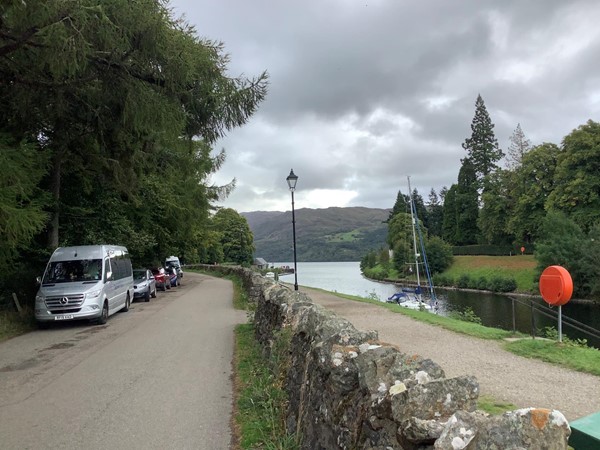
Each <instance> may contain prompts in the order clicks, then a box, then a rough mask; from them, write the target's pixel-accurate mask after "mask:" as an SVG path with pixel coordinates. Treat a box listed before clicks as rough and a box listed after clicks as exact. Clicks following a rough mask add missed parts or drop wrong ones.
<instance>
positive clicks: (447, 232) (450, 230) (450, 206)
mask: <svg viewBox="0 0 600 450" xmlns="http://www.w3.org/2000/svg"><path fill="white" fill-rule="evenodd" d="M457 189H458V186H457V185H456V184H453V185H452V186H450V189H448V192H446V196H445V197H444V217H443V219H442V237H443V238H444V240H445V241H446V242H448V243H450V244H454V245H456V244H457V243H458V209H457V208H458V205H457V203H456V191H457Z"/></svg>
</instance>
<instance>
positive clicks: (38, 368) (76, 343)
mask: <svg viewBox="0 0 600 450" xmlns="http://www.w3.org/2000/svg"><path fill="white" fill-rule="evenodd" d="M232 292H233V291H232V286H231V283H230V282H229V281H226V280H221V279H217V278H211V277H207V276H203V275H198V274H192V273H189V272H188V273H186V274H185V276H184V278H183V284H182V286H181V287H178V288H172V289H171V290H169V291H167V292H164V293H163V292H160V291H159V292H158V295H157V298H156V299H151V300H150V302H149V303H144V302H139V301H137V302H136V303H134V304H133V305H132V308H131V309H130V311H129V312H126V313H117V314H115V315H113V316H111V317H110V318H109V320H108V323H107V324H106V325H103V326H98V325H89V324H87V323H60V324H57V326H55V327H52V328H51V329H49V330H40V331H35V332H32V333H29V334H27V335H23V336H19V337H16V338H14V339H10V340H8V341H6V342H2V343H0V448H2V449H3V450H4V449H42V448H52V449H56V448H60V449H82V448H86V449H211V450H212V449H228V448H230V443H231V429H230V419H231V413H232V394H233V392H232V382H231V374H232V365H231V362H232V356H233V339H234V334H233V329H234V326H235V325H236V324H238V323H243V322H245V321H246V316H245V313H244V312H240V311H235V310H234V309H233V307H232Z"/></svg>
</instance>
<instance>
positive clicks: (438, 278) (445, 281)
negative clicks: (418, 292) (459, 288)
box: [433, 273, 454, 286]
mask: <svg viewBox="0 0 600 450" xmlns="http://www.w3.org/2000/svg"><path fill="white" fill-rule="evenodd" d="M433 284H434V285H436V286H453V285H454V278H452V277H451V276H448V275H442V274H441V273H436V274H435V275H434V276H433Z"/></svg>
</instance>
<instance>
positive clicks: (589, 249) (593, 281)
mask: <svg viewBox="0 0 600 450" xmlns="http://www.w3.org/2000/svg"><path fill="white" fill-rule="evenodd" d="M599 257H600V227H598V226H594V227H592V229H591V230H590V232H589V233H587V234H586V233H584V232H583V230H582V229H581V228H580V227H579V226H578V225H577V224H576V223H575V222H574V221H573V220H572V219H570V218H568V217H567V216H566V215H565V214H564V213H561V212H553V211H551V212H549V213H548V215H547V216H546V218H545V219H544V222H543V223H542V228H541V237H540V239H538V241H537V245H536V253H535V258H536V260H537V263H538V264H537V277H538V278H539V275H540V274H541V273H542V271H543V270H544V269H545V268H546V267H548V266H551V265H559V266H563V267H564V268H565V269H567V270H568V271H569V273H570V274H571V277H572V278H573V288H574V291H573V295H574V296H575V297H578V298H600V286H599V284H598V279H599V278H600V266H599V265H598V258H599Z"/></svg>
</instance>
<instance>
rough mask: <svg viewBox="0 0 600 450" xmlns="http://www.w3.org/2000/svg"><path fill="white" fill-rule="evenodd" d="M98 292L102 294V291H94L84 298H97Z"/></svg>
mask: <svg viewBox="0 0 600 450" xmlns="http://www.w3.org/2000/svg"><path fill="white" fill-rule="evenodd" d="M100 292H102V289H96V290H95V291H90V292H88V293H87V294H86V297H87V298H94V297H98V296H99V295H100Z"/></svg>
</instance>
